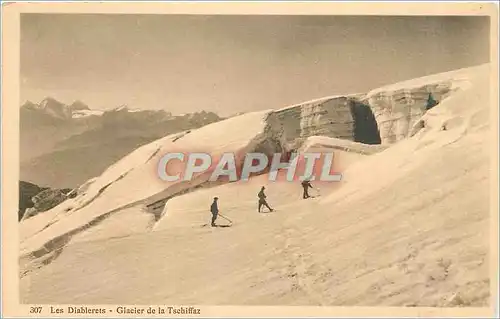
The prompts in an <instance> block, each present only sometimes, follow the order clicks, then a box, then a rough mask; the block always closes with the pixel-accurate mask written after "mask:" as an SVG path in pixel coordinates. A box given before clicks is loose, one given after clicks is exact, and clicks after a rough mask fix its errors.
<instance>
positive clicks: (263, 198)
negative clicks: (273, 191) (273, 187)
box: [258, 186, 274, 213]
mask: <svg viewBox="0 0 500 319" xmlns="http://www.w3.org/2000/svg"><path fill="white" fill-rule="evenodd" d="M264 189H266V188H265V187H264V186H262V188H261V189H260V192H259V194H258V196H259V209H258V211H259V213H260V209H261V208H262V206H266V207H267V208H268V209H269V211H271V212H272V211H274V209H272V208H271V207H269V205H268V204H267V201H266V197H267V196H266V194H264Z"/></svg>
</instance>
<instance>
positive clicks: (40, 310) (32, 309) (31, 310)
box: [30, 307, 42, 313]
mask: <svg viewBox="0 0 500 319" xmlns="http://www.w3.org/2000/svg"><path fill="white" fill-rule="evenodd" d="M30 313H42V307H31V308H30Z"/></svg>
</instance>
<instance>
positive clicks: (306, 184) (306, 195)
mask: <svg viewBox="0 0 500 319" xmlns="http://www.w3.org/2000/svg"><path fill="white" fill-rule="evenodd" d="M301 184H302V188H303V189H304V192H303V193H302V198H303V199H307V198H309V197H311V196H310V195H309V192H308V190H309V187H310V188H313V186H312V185H311V182H309V181H308V180H304V181H302V183H301Z"/></svg>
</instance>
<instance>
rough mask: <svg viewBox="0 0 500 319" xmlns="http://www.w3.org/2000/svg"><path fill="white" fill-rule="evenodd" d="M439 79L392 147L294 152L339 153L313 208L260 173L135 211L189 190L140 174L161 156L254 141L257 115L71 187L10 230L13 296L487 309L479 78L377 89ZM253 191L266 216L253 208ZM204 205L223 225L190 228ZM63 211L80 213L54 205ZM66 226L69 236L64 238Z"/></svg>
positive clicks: (485, 123) (310, 145)
mask: <svg viewBox="0 0 500 319" xmlns="http://www.w3.org/2000/svg"><path fill="white" fill-rule="evenodd" d="M450 74H451V75H450ZM453 76H457V83H467V85H465V86H462V84H460V87H459V89H458V90H455V91H453V94H450V95H449V96H447V97H446V98H444V99H442V100H441V103H440V104H439V105H438V106H436V107H434V108H433V109H431V110H430V111H428V112H427V113H426V114H425V115H424V116H423V117H421V119H420V120H419V121H422V122H423V123H424V125H418V126H417V125H416V126H415V127H414V134H413V136H412V137H410V138H408V139H406V140H402V141H401V142H399V143H398V144H395V145H392V146H390V147H387V146H377V145H373V146H367V145H361V144H359V143H353V142H350V141H342V140H337V139H332V138H325V137H321V136H315V137H310V138H308V139H306V140H305V141H304V143H303V144H302V146H301V147H302V148H301V150H304V151H312V150H316V151H317V150H329V149H335V150H337V152H336V153H335V154H336V156H338V159H339V161H338V164H337V162H335V163H336V165H339V166H340V167H341V171H342V173H343V181H342V182H340V183H335V184H329V185H325V184H321V183H314V182H313V185H314V186H315V187H319V188H320V192H319V193H317V192H316V191H315V190H312V191H311V194H313V195H321V196H319V197H316V198H313V199H308V200H302V199H301V187H300V185H298V184H297V183H286V182H275V183H273V182H269V181H268V180H267V179H266V177H267V176H266V175H262V176H259V177H254V178H252V179H251V180H250V181H248V182H237V183H231V184H224V185H220V186H215V185H213V186H212V187H210V188H201V189H198V190H196V191H191V192H188V193H185V194H179V196H176V197H173V198H171V199H169V200H168V201H167V204H166V207H165V210H164V215H162V216H161V218H160V219H159V220H156V219H155V218H153V216H152V215H151V216H150V215H148V213H147V212H145V211H144V207H143V204H144V202H150V201H155V200H157V199H161V198H165V196H167V197H168V196H169V194H170V195H171V194H172V192H179V191H181V190H183V189H184V190H186V189H189V188H192V187H193V184H192V183H191V184H189V185H180V186H179V185H177V188H176V185H168V186H169V187H172V189H173V190H174V191H170V193H169V190H168V189H167V190H165V187H166V186H165V184H164V183H163V182H160V181H159V180H158V179H157V178H156V176H155V175H154V170H155V164H156V160H155V159H157V157H158V156H161V155H162V154H164V153H165V152H166V151H167V150H168V151H173V150H178V151H188V150H189V151H208V152H211V153H212V154H220V153H221V152H223V151H238V150H248V147H249V145H250V146H251V145H253V143H254V141H255V140H259V139H260V138H262V136H263V135H262V134H263V133H265V132H266V121H265V119H266V118H267V116H268V114H269V113H268V112H261V113H249V114H245V115H242V116H238V117H234V118H231V119H229V120H226V121H223V122H219V123H215V124H211V125H208V126H206V127H204V128H201V129H198V130H194V131H192V132H190V133H188V134H186V135H185V136H183V137H181V138H180V139H178V140H176V141H175V142H174V139H175V136H168V137H165V138H163V139H161V140H158V141H155V142H154V143H152V144H150V145H146V146H144V147H142V148H140V149H138V150H136V151H135V152H133V153H131V154H130V155H129V156H128V157H127V158H124V159H123V160H121V161H120V162H118V163H116V164H115V165H113V166H111V167H110V168H109V169H108V170H107V171H106V172H105V173H104V174H103V175H102V176H100V177H98V178H97V179H96V180H94V181H91V182H90V183H89V184H88V185H85V187H83V189H82V190H84V194H85V195H80V196H78V197H77V198H75V199H74V200H73V201H71V202H70V201H68V202H65V203H64V204H63V205H60V206H59V207H56V208H55V209H53V210H51V211H49V212H46V213H44V214H43V215H38V216H35V217H33V218H32V219H31V220H27V221H26V222H23V223H21V247H22V255H24V257H23V258H22V264H21V268H22V269H24V270H25V271H27V270H29V272H26V273H24V274H23V277H22V279H21V290H22V300H23V301H25V302H30V303H43V302H57V303H66V302H71V303H100V304H103V303H122V304H123V303H129V304H156V303H158V304H164V303H165V302H167V301H168V302H169V303H172V304H190V303H193V304H205V305H210V304H218V305H224V304H232V305H346V306H348V305H360V306H370V305H387V306H404V305H406V306H422V305H424V306H464V305H465V306H470V305H472V306H484V305H487V304H488V302H489V301H488V298H489V278H488V274H489V271H488V238H489V237H488V234H487V229H488V227H489V226H488V214H489V198H488V197H489V178H488V177H489V169H490V167H489V154H490V152H489V142H490V141H489V127H490V123H489V101H488V97H489V92H488V88H489V82H488V80H489V79H488V69H487V68H485V67H484V66H483V67H481V68H475V69H470V70H460V71H459V72H455V73H449V74H444V75H443V74H442V75H436V76H433V77H430V78H427V79H417V80H415V81H414V82H412V81H410V82H406V83H403V84H398V85H396V86H392V87H388V88H386V90H388V91H390V90H393V89H395V90H398V89H400V88H401V87H412V86H414V87H421V86H422V85H426V83H429V81H431V82H433V83H434V82H436V81H437V82H439V81H440V79H441V80H444V81H452V82H453V79H454V78H453ZM450 79H451V80H450ZM464 79H465V80H466V81H465V80H464ZM419 128H420V129H419ZM443 128H445V129H444V130H443ZM337 154H338V155H337ZM457 159H459V160H457ZM203 181H204V180H203V179H201V180H198V181H197V183H200V184H203ZM263 185H266V193H267V195H268V200H269V204H270V205H271V206H273V207H274V208H276V212H274V213H270V214H258V213H257V212H256V209H257V207H256V205H257V200H256V194H257V192H258V190H259V189H260V187H261V186H263ZM106 186H107V187H106ZM213 196H218V197H219V198H220V209H221V213H222V214H223V215H224V216H227V217H229V218H230V219H232V220H233V222H234V225H233V227H231V228H210V227H201V226H202V225H203V224H205V223H208V221H209V218H210V213H209V212H208V211H207V210H208V207H209V205H210V203H211V200H212V197H213ZM94 197H95V199H94V200H93V201H90V200H89V199H91V198H94ZM86 203H88V205H86ZM72 205H73V206H74V207H81V209H80V210H76V209H73V210H72V211H71V210H70V211H69V212H64V210H65V209H66V208H68V207H70V206H72ZM85 205H86V206H85ZM110 212H111V213H110ZM105 215H106V217H107V218H105V219H102V220H99V222H92V221H95V220H96V218H99V216H105ZM49 221H50V223H52V224H51V225H50V226H49V227H47V228H44V227H45V226H46V225H47V223H48V222H49ZM219 222H220V224H224V223H226V221H225V220H223V219H221V220H220V221H219ZM89 223H90V225H89ZM92 223H94V224H92ZM83 225H87V226H85V227H86V228H85V229H79V228H81V227H83ZM70 230H78V231H75V232H74V233H73V234H71V236H70V237H65V236H63V235H65V234H66V235H67V234H68V232H71V231H70ZM61 236H62V237H61ZM57 237H59V238H61V240H60V241H56V242H54V241H53V242H52V243H51V245H48V246H46V248H47V250H49V251H55V250H54V248H55V247H57V248H64V249H61V250H58V251H57V254H54V253H52V254H45V255H43V254H42V253H41V252H42V249H40V248H41V246H42V245H43V244H44V243H46V242H48V241H50V240H51V239H53V238H57ZM34 251H35V252H37V256H40V255H43V256H42V258H47V257H51V258H53V259H52V260H49V261H48V264H47V265H45V266H44V267H42V268H40V269H38V270H37V269H36V268H37V267H40V264H37V260H38V259H34V260H33V261H32V262H33V263H34V264H33V263H32V264H29V259H30V258H29V257H30V256H29V253H30V252H34ZM31 257H33V256H31ZM35 257H36V256H35ZM82 274H84V275H82ZM123 278H127V280H123ZM47 287H51V289H49V290H48V289H46V288H47Z"/></svg>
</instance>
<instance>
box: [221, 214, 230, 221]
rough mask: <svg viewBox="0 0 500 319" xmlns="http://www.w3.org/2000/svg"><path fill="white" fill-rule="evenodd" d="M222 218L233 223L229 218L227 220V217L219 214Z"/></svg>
mask: <svg viewBox="0 0 500 319" xmlns="http://www.w3.org/2000/svg"><path fill="white" fill-rule="evenodd" d="M219 216H220V217H222V218H224V219H225V220H227V221H229V222H230V223H232V222H233V221H232V220H230V219H229V218H227V217H226V216H224V215H222V214H219Z"/></svg>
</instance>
